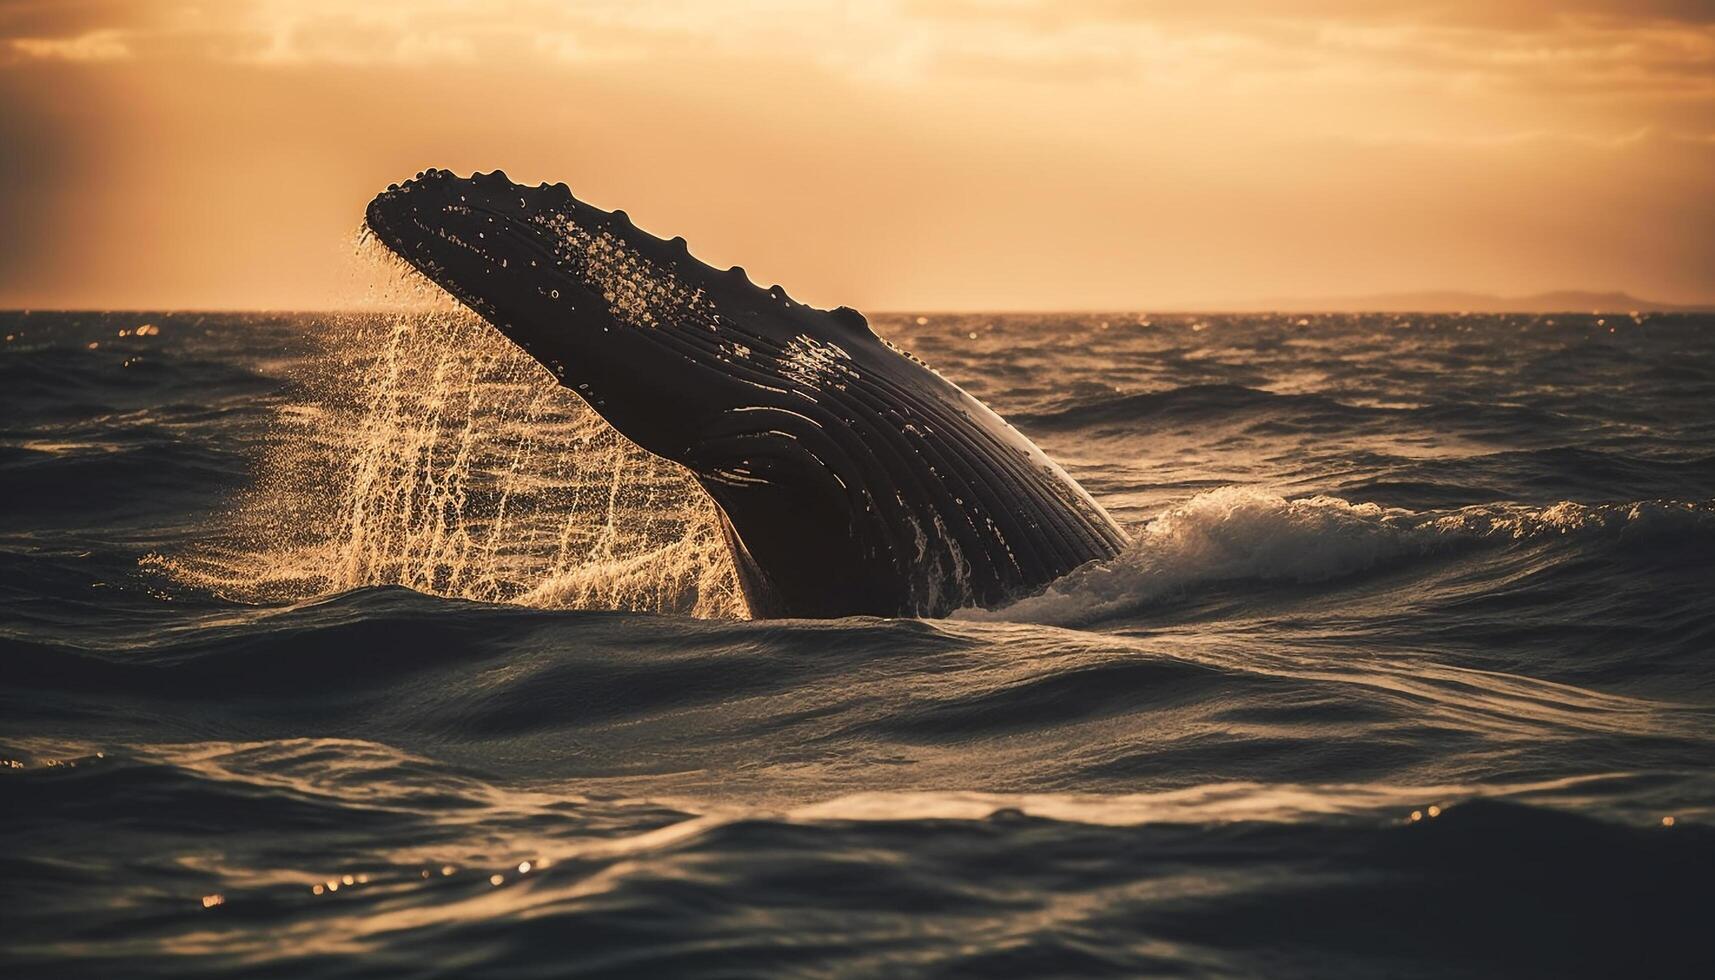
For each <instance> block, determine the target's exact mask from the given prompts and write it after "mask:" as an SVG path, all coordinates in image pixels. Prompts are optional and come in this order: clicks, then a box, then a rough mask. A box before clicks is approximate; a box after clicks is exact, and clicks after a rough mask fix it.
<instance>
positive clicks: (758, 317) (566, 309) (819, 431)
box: [367, 171, 1125, 617]
mask: <svg viewBox="0 0 1715 980" xmlns="http://www.w3.org/2000/svg"><path fill="white" fill-rule="evenodd" d="M367 216H368V224H369V227H370V228H371V230H372V231H373V232H374V234H375V235H376V237H377V238H378V239H379V240H380V241H381V242H382V243H383V244H384V245H386V246H387V247H388V248H389V249H391V250H392V251H393V252H394V253H396V254H397V255H398V256H399V257H400V258H402V259H404V260H405V261H406V262H407V263H409V264H411V265H412V266H414V267H415V268H417V269H418V270H419V271H421V272H423V273H424V274H425V275H426V276H428V277H429V278H430V279H431V280H433V281H434V282H436V283H437V284H439V285H440V286H442V287H443V288H445V289H446V290H447V291H448V292H449V293H450V294H452V295H453V296H454V297H456V298H457V299H459V300H460V301H461V302H463V303H464V304H465V305H467V306H469V307H470V308H471V309H472V310H474V311H476V312H477V313H478V314H479V315H481V316H482V317H483V318H484V319H486V320H488V322H490V323H491V324H493V325H494V326H495V327H496V328H497V329H498V330H500V331H501V332H502V333H503V334H505V335H506V336H507V337H508V338H510V339H511V340H513V341H514V342H515V343H517V344H518V345H519V346H520V347H521V348H523V349H524V350H525V351H526V352H527V353H529V354H530V355H531V356H532V357H534V358H535V359H536V360H537V361H538V362H540V363H541V364H543V365H544V366H545V367H547V368H548V369H549V370H550V371H551V372H553V374H554V376H555V377H556V378H557V379H558V380H559V382H560V383H561V384H563V385H565V386H566V387H568V388H571V389H572V390H573V391H574V392H576V393H577V394H578V395H579V396H580V397H581V398H583V399H584V400H585V401H586V402H587V403H588V404H589V405H590V406H591V407H592V408H593V409H594V410H595V411H596V412H597V413H599V414H600V415H601V416H602V417H603V418H604V419H606V420H607V421H608V422H609V423H610V424H612V425H613V427H614V428H615V429H617V430H618V431H619V432H620V433H621V434H622V435H624V436H626V437H627V438H629V439H631V440H632V441H633V442H635V443H637V444H638V445H639V446H641V447H642V448H644V449H645V450H648V451H650V452H652V453H655V454H656V455H659V456H662V457H665V458H667V459H669V460H672V461H674V462H676V463H679V464H680V465H682V466H685V467H686V468H687V469H689V470H690V471H691V473H692V475H693V476H694V477H695V478H696V479H697V480H698V482H699V483H700V484H701V485H702V486H703V487H704V488H705V489H706V490H707V491H708V493H709V495H710V496H711V497H712V498H713V499H714V501H715V503H716V505H717V506H718V507H719V508H720V510H721V513H722V516H723V519H724V524H725V528H726V535H727V540H728V543H729V546H730V547H731V550H732V552H733V558H734V563H735V565H736V566H737V567H738V571H739V578H740V582H741V585H742V587H743V589H744V591H745V594H746V599H747V601H748V602H749V604H750V607H751V610H752V614H753V615H757V616H803V617H832V616H845V615H856V614H868V615H882V616H894V615H941V614H944V613H946V612H948V611H950V610H952V609H955V608H958V607H960V606H963V605H971V604H976V605H985V606H989V605H995V604H997V603H1001V602H1005V601H1007V600H1009V599H1011V598H1015V597H1018V596H1021V595H1024V594H1027V593H1029V592H1032V591H1035V590H1038V589H1040V588H1042V587H1043V586H1045V585H1046V584H1047V583H1048V582H1050V581H1052V580H1053V579H1055V578H1057V577H1059V576H1060V575H1062V574H1064V573H1066V572H1068V571H1071V570H1072V569H1073V568H1075V567H1077V566H1079V565H1081V564H1084V563H1085V562H1088V561H1091V560H1096V559H1101V558H1106V557H1111V556H1112V555H1114V554H1116V553H1117V551H1118V550H1119V548H1120V547H1121V546H1122V545H1123V544H1124V542H1125V535H1124V533H1123V532H1122V531H1121V530H1120V529H1119V527H1118V526H1117V525H1115V524H1114V522H1113V520H1112V519H1111V518H1109V517H1108V515H1107V514H1106V512H1105V511H1103V510H1102V508H1101V507H1100V506H1099V505H1098V504H1096V502H1095V501H1094V500H1093V499H1091V498H1090V496H1089V495H1088V494H1087V493H1085V492H1084V490H1083V489H1082V488H1081V487H1079V486H1078V485H1077V483H1076V482H1074V481H1073V480H1072V479H1071V478H1070V477H1069V476H1067V475H1066V474H1065V472H1064V471H1062V470H1061V469H1060V468H1059V467H1058V466H1056V465H1055V464H1054V463H1053V462H1052V461H1051V460H1049V459H1048V457H1047V456H1046V455H1044V454H1043V453H1042V451H1041V450H1040V449H1038V448H1037V447H1036V446H1035V445H1034V444H1032V443H1031V442H1030V441H1029V440H1028V439H1026V438H1025V437H1024V436H1023V435H1021V434H1020V433H1018V432H1017V431H1016V430H1014V429H1013V428H1012V427H1011V426H1009V425H1007V424H1006V423H1005V422H1004V421H1003V420H1001V419H1000V417H999V416H997V415H995V414H994V413H993V412H991V411H989V410H988V409H987V408H986V407H985V406H983V405H982V404H981V403H980V402H978V401H977V400H976V399H974V398H972V397H971V396H970V395H968V394H966V393H965V392H964V391H962V390H961V389H959V388H958V387H957V386H956V385H953V384H952V383H951V382H949V381H947V380H946V379H945V378H943V377H941V376H940V375H939V374H937V373H935V372H934V371H932V370H930V369H929V368H928V367H927V366H925V365H923V364H922V363H921V362H919V361H917V360H916V359H915V358H912V357H910V356H909V355H905V354H903V352H900V351H898V350H896V349H894V348H893V347H892V346H891V345H889V344H887V343H886V342H885V341H883V340H881V339H880V338H878V337H877V336H876V335H875V334H874V333H873V332H872V331H871V330H870V329H869V326H868V324H867V322H866V321H865V320H864V318H863V317H862V316H861V315H860V314H858V313H857V312H855V311H853V310H849V309H844V308H842V309H840V310H834V311H824V310H819V309H815V308H812V307H809V306H805V305H803V304H801V303H797V302H795V301H793V300H792V299H791V297H789V296H787V295H786V293H785V291H784V290H783V289H781V288H780V287H778V286H775V287H771V288H769V289H762V288H760V287H758V286H756V285H754V284H752V283H751V282H750V280H749V278H748V277H746V276H745V274H744V272H743V270H742V269H738V268H734V269H730V270H717V269H714V268H711V267H710V266H708V265H705V264H704V263H702V262H700V261H698V260H697V259H696V258H695V257H694V256H692V255H691V254H690V251H689V249H688V248H687V246H686V244H685V242H684V240H683V239H677V238H675V239H671V240H664V239H661V238H657V237H655V236H653V235H650V234H648V233H646V232H643V231H641V230H640V229H638V228H636V227H635V225H633V224H632V222H631V221H630V220H629V218H627V217H626V215H625V214H624V212H613V213H609V212H606V211H602V210H600V209H598V208H594V207H591V206H590V205H588V204H585V203H583V202H581V201H579V200H577V199H576V198H575V197H573V196H572V194H571V192H570V191H569V190H568V189H567V188H566V187H565V186H564V185H554V186H549V185H546V184H544V185H540V186H538V187H534V188H530V187H522V186H520V185H517V184H514V183H512V182H511V181H509V180H507V179H506V177H505V175H504V174H501V173H499V172H498V171H497V172H495V173H493V174H477V175H474V176H473V177H471V178H460V177H457V176H455V175H453V174H452V173H450V172H449V171H426V172H425V173H423V174H420V175H418V177H417V178H415V179H413V180H411V181H407V182H406V183H405V184H403V185H399V186H396V187H392V188H389V189H388V190H387V191H385V192H383V193H382V194H380V195H378V196H377V197H376V198H375V199H374V200H373V201H372V202H371V203H370V205H369V208H368V214H367Z"/></svg>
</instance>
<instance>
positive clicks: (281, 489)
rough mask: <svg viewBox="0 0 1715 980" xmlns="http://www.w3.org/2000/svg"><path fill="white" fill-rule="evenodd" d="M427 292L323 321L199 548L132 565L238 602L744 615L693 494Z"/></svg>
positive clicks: (708, 518) (414, 285)
mask: <svg viewBox="0 0 1715 980" xmlns="http://www.w3.org/2000/svg"><path fill="white" fill-rule="evenodd" d="M397 268H398V266H397V263H393V264H392V265H391V266H388V265H385V264H382V265H381V266H380V271H381V272H383V273H387V272H391V271H393V270H395V269H397ZM437 294H438V291H437V293H426V292H424V291H423V289H422V287H421V285H420V283H419V282H417V281H414V280H413V279H412V278H411V277H408V276H404V275H394V276H393V279H392V280H391V281H388V280H385V279H384V280H383V284H382V286H381V288H379V289H377V290H376V291H375V292H374V293H373V294H372V295H371V297H370V304H369V305H370V306H371V310H367V311H363V312H359V313H353V314H345V315H338V316H334V317H330V318H328V319H327V320H325V321H322V322H319V323H318V324H317V326H316V327H315V329H318V330H319V331H320V337H319V340H320V341H321V342H322V343H323V344H325V345H326V347H327V348H328V353H329V355H330V356H329V357H328V358H326V359H324V363H325V364H326V365H328V366H327V367H325V368H323V369H322V370H321V371H320V372H319V373H317V374H315V375H313V376H306V377H302V378H300V379H298V380H299V384H298V386H297V390H296V391H295V392H293V396H294V400H293V401H291V402H289V403H287V404H284V405H282V406H281V407H280V411H279V414H278V417H277V420H276V424H275V425H274V426H273V429H272V438H271V440H270V444H269V445H268V447H267V449H266V452H265V453H264V455H263V458H262V459H261V462H260V464H259V467H258V472H257V475H256V480H255V482H254V485H253V487H252V488H251V489H250V491H249V492H247V493H246V494H245V495H244V496H243V497H242V498H241V499H240V500H239V501H238V502H237V503H236V505H235V506H234V507H233V509H232V510H231V512H230V513H229V514H228V515H227V516H226V520H225V521H224V524H223V525H222V526H221V527H219V528H217V529H216V531H215V533H214V534H212V535H211V537H210V539H209V540H208V541H207V542H205V544H204V546H203V547H201V548H199V549H197V550H195V551H193V552H190V553H185V554H173V555H165V556H163V555H151V556H150V557H149V558H147V559H145V564H146V565H150V566H153V567H157V568H161V569H164V570H166V571H168V572H169V573H171V574H172V575H173V576H174V577H175V578H176V579H178V580H179V581H180V582H182V583H185V584H189V585H192V586H195V587H200V588H204V589H208V590H211V591H213V592H216V593H217V594H220V595H222V596H225V597H227V598H235V599H241V600H246V601H291V600H296V599H303V598H309V597H314V596H318V595H326V594H330V593H336V592H341V591H346V590H349V589H354V588H361V587H364V586H374V585H402V586H405V587H407V588H411V589H415V590H417V591H420V592H425V593H430V594H434V595H442V596H449V597H458V598H466V599H473V600H478V601H485V602H517V603H525V604H529V605H536V606H548V607H558V608H566V607H571V608H601V609H624V610H634V611H656V612H679V613H689V614H692V615H696V616H703V617H721V616H727V617H730V616H743V615H745V614H746V610H745V606H744V600H743V597H742V595H741V593H740V592H739V589H738V585H737V580H736V577H735V575H734V573H733V569H732V564H731V559H730V557H729V555H728V553H727V550H726V546H725V543H724V541H723V539H722V534H721V529H720V523H719V516H718V513H717V512H716V510H715V508H714V505H713V503H712V502H711V501H710V500H709V499H708V497H707V496H706V495H705V494H704V493H703V492H702V489H701V488H700V487H698V486H697V485H696V484H695V483H694V482H693V481H692V480H691V478H690V477H689V476H688V475H687V474H686V473H685V472H684V471H683V470H681V469H679V468H678V467H676V466H674V465H672V464H670V463H668V462H666V461H663V460H661V459H658V458H656V457H654V456H651V455H650V454H648V453H645V452H644V451H642V450H641V449H638V448H637V447H636V446H634V445H632V444H631V443H630V442H629V441H627V440H626V439H625V438H624V437H622V436H620V435H619V434H618V433H617V432H615V431H614V430H613V429H612V428H611V427H610V426H608V425H607V423H606V422H604V421H603V420H602V419H601V417H600V416H598V415H597V414H596V413H595V412H593V411H591V410H589V409H588V408H587V407H586V406H585V405H584V404H583V403H582V402H581V401H579V400H578V399H577V398H576V397H575V396H574V395H573V394H572V393H571V392H569V391H566V390H564V389H562V388H559V387H558V386H556V385H555V384H554V383H553V380H552V378H550V377H549V375H548V374H547V373H546V372H545V371H544V370H542V369H541V368H540V367H539V366H538V365H536V364H535V363H534V362H533V361H531V360H530V359H529V358H528V357H526V356H525V355H523V354H522V353H520V352H518V351H517V350H516V349H515V348H513V347H512V346H511V345H510V344H508V343H507V342H506V341H505V340H504V339H502V338H501V337H500V336H499V335H498V334H496V333H494V332H493V331H492V330H491V329H490V328H489V327H488V325H487V324H485V323H484V322H482V321H481V320H480V319H479V318H477V317H476V316H474V315H473V314H471V313H469V312H468V311H465V310H463V309H462V308H459V307H456V306H454V305H452V304H450V303H448V302H446V301H444V299H442V298H441V297H440V296H438V295H437Z"/></svg>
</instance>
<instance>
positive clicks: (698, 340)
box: [366, 169, 873, 461]
mask: <svg viewBox="0 0 1715 980" xmlns="http://www.w3.org/2000/svg"><path fill="white" fill-rule="evenodd" d="M366 223H367V224H368V226H369V228H370V230H371V231H372V232H373V233H374V235H375V237H376V238H377V239H378V240H379V241H381V242H382V244H384V245H385V246H386V247H387V248H389V249H390V250H392V251H393V252H394V253H395V254H397V255H398V256H399V257H400V258H402V259H404V260H405V261H406V262H407V263H409V264H410V265H412V266H413V267H415V268H416V269H417V270H418V271H420V272H422V273H423V274H424V275H426V276H427V277H428V278H429V279H431V280H432V281H434V282H435V283H436V284H438V285H440V286H441V287H442V288H444V289H446V290H447V292H449V293H450V294H452V295H453V296H454V297H455V298H456V299H458V300H459V301H461V302H462V303H464V304H465V305H466V306H469V307H470V308H471V309H472V310H474V311H475V312H476V313H478V314H479V315H481V316H482V317H484V318H485V319H487V320H488V321H489V322H490V323H492V324H493V325H494V326H495V327H496V328H497V329H499V330H500V331H501V332H502V333H503V334H505V335H506V336H507V337H509V338H510V339H511V340H513V342H515V343H516V344H517V345H518V346H519V347H521V348H523V349H524V350H525V352H527V353H529V354H530V355H531V356H532V357H534V358H535V359H536V360H537V361H539V362H540V363H542V364H543V365H544V366H545V367H547V368H548V369H549V370H550V371H551V372H553V374H554V375H555V377H556V378H557V379H558V380H559V381H560V383H561V384H563V385H566V386H567V387H570V388H572V389H573V390H574V391H576V392H577V393H578V394H579V395H580V396H582V397H583V398H584V399H585V400H586V401H589V402H590V403H591V405H592V406H594V407H595V408H596V409H597V410H598V411H599V412H600V413H601V414H602V415H603V416H604V417H606V418H607V419H608V421H609V422H611V423H613V425H614V426H615V427H616V428H618V429H619V430H620V431H621V432H622V433H624V434H625V435H626V436H628V437H629V438H631V439H632V440H633V441H634V442H637V443H638V444H640V445H642V446H643V447H644V448H646V449H649V450H650V451H652V452H655V453H657V454H658V455H662V456H665V457H667V458H669V459H677V460H680V461H683V459H684V457H685V456H686V455H687V454H688V452H689V450H690V447H691V445H692V444H693V443H694V442H695V441H696V437H697V433H696V432H695V431H693V430H694V427H695V425H696V424H697V421H698V420H706V419H709V418H711V417H713V416H714V415H717V414H718V413H719V412H721V411H725V410H728V409H730V408H734V407H738V406H740V405H741V404H743V403H745V402H746V400H747V399H748V400H754V398H755V397H756V394H757V388H756V386H755V384H754V383H748V384H747V382H745V381H744V380H743V379H742V378H741V377H739V376H738V375H736V374H734V373H733V372H731V371H728V370H724V369H723V365H722V364H721V363H720V359H719V357H718V356H711V354H710V352H711V350H713V351H716V353H717V354H718V350H719V348H721V347H722V346H723V345H724V346H725V347H726V348H728V349H729V350H730V351H731V352H733V353H734V356H739V355H737V352H739V351H744V352H746V353H747V354H748V351H749V349H750V348H751V347H753V346H755V345H754V344H746V343H744V342H743V341H741V340H739V339H738V338H737V337H736V336H735V335H731V330H730V329H729V328H730V327H731V324H730V320H729V319H725V318H755V317H765V318H767V319H768V320H769V322H770V328H771V329H775V328H778V329H780V330H781V331H782V332H783V333H784V334H785V335H787V336H790V335H792V334H793V333H795V332H797V333H804V334H825V333H830V332H837V333H839V334H841V336H856V335H860V334H861V335H868V336H871V337H873V334H870V333H869V328H868V324H867V322H866V321H864V319H863V316H862V315H861V314H859V313H857V312H856V311H855V310H850V309H847V308H841V309H840V310H839V311H836V312H834V313H825V312H823V311H820V310H816V309H814V308H811V307H808V306H804V305H803V304H800V303H797V302H796V301H794V300H792V299H791V298H790V297H789V296H787V295H786V293H785V290H783V289H781V288H780V287H778V286H775V287H773V288H771V289H767V290H764V289H762V288H760V287H758V286H756V285H755V284H753V283H752V282H751V281H750V279H749V277H748V276H747V275H746V274H745V271H744V270H743V269H742V268H740V267H737V266H734V267H733V268H731V269H729V270H724V271H722V270H716V269H714V268H712V267H710V266H708V265H706V264H704V263H703V262H701V261H699V260H698V259H697V258H696V257H695V256H694V255H692V254H691V251H690V246H689V244H688V243H687V242H686V241H685V239H684V238H682V237H674V238H671V239H664V238H660V237H657V236H655V235H652V234H649V233H648V232H646V231H643V230H642V229H639V228H638V227H637V226H636V224H635V222H633V221H632V220H631V218H630V216H629V215H627V214H626V213H625V212H624V211H614V212H611V213H610V212H607V211H603V210H601V209H599V208H596V207H593V206H591V205H589V204H586V203H584V202H582V201H580V200H578V199H577V198H576V197H575V196H574V195H573V194H572V192H571V190H570V189H569V188H568V187H567V186H566V185H565V184H563V183H561V184H547V183H542V184H538V185H535V186H526V185H520V184H516V183H514V182H513V181H512V180H511V179H510V178H509V177H507V175H506V174H505V173H504V172H502V171H499V170H495V171H492V172H489V173H481V172H478V173H475V174H473V175H471V176H470V177H460V176H458V175H456V174H454V173H453V172H452V171H449V170H435V169H431V170H425V171H423V172H421V173H419V174H418V175H417V176H416V177H414V178H412V179H410V180H407V181H405V182H404V183H402V184H396V185H393V186H390V187H389V188H388V189H387V190H386V191H383V192H382V193H380V194H378V195H376V197H375V198H374V199H373V200H372V201H371V202H370V203H369V206H368V208H367V211H366ZM693 393H694V394H693ZM675 415H677V416H678V417H675Z"/></svg>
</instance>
